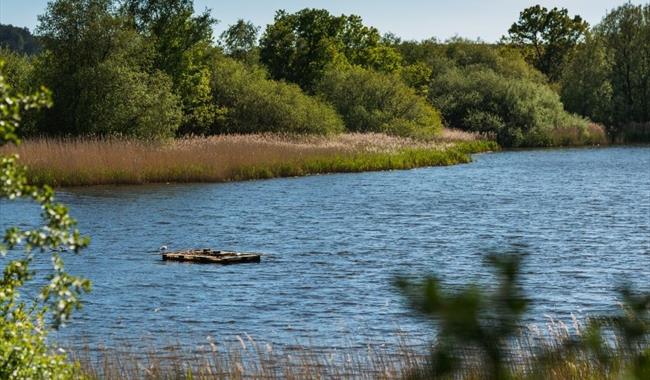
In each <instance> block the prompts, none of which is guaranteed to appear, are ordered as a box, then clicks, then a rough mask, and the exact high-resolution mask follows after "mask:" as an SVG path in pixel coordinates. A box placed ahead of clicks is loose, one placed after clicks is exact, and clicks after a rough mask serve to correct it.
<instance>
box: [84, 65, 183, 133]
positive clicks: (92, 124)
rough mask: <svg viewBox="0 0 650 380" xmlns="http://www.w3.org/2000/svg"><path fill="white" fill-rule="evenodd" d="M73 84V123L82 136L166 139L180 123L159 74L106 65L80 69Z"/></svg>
mask: <svg viewBox="0 0 650 380" xmlns="http://www.w3.org/2000/svg"><path fill="white" fill-rule="evenodd" d="M76 81H77V82H78V83H79V84H81V92H80V93H79V94H78V97H79V99H78V105H77V113H76V115H75V116H76V118H75V120H74V122H75V124H76V130H78V131H79V132H80V133H82V134H83V133H89V134H93V135H121V136H134V137H140V138H147V139H157V138H168V137H172V136H173V135H174V132H175V131H176V129H177V128H178V126H179V124H180V122H181V117H182V113H181V109H180V105H179V101H178V98H177V97H176V96H175V95H173V93H172V84H171V80H170V79H169V77H168V76H167V75H165V74H163V73H161V72H155V73H153V74H148V73H146V72H142V71H138V70H136V69H134V68H133V67H129V66H127V65H123V64H120V63H119V62H112V61H107V62H103V63H101V64H99V65H97V66H93V67H87V68H84V69H82V70H81V71H80V72H79V73H78V75H77V76H76Z"/></svg>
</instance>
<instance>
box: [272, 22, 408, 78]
mask: <svg viewBox="0 0 650 380" xmlns="http://www.w3.org/2000/svg"><path fill="white" fill-rule="evenodd" d="M260 59H261V61H262V63H264V64H265V65H266V66H267V68H268V70H269V72H270V74H271V76H272V77H273V78H274V79H284V80H288V81H291V82H294V83H297V84H299V85H300V86H301V87H302V88H303V89H306V90H312V88H313V85H314V84H315V83H316V82H317V81H318V80H319V79H320V78H321V77H322V75H323V73H324V71H325V68H326V67H327V66H330V65H333V64H334V65H336V64H344V65H345V64H355V65H360V66H363V67H367V68H373V69H376V70H380V71H384V72H392V71H395V70H396V69H398V68H399V67H400V65H401V57H400V55H399V54H398V53H397V52H396V51H395V50H394V49H392V48H390V47H389V46H386V45H383V44H382V43H381V36H380V34H379V32H378V31H377V29H375V28H372V27H368V26H365V25H363V22H362V20H361V18H360V17H359V16H355V15H351V16H345V15H341V16H338V17H337V16H333V15H331V14H330V13H329V12H328V11H327V10H324V9H303V10H301V11H299V12H297V13H293V14H289V13H287V12H286V11H283V10H281V11H278V12H277V13H276V15H275V20H274V22H273V24H271V25H269V26H268V27H267V28H266V30H265V31H264V34H263V35H262V38H261V41H260Z"/></svg>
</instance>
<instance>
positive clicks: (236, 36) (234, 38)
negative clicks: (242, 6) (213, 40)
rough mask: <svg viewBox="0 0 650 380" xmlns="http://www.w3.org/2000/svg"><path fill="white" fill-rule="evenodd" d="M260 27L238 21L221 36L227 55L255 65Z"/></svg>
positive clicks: (248, 22) (241, 20)
mask: <svg viewBox="0 0 650 380" xmlns="http://www.w3.org/2000/svg"><path fill="white" fill-rule="evenodd" d="M259 31H260V27H259V26H255V25H254V24H253V23H252V22H250V21H244V20H243V19H239V20H237V22H236V23H235V24H233V25H230V26H229V27H228V29H226V30H225V31H224V32H223V33H221V35H220V36H219V39H220V42H221V44H222V45H223V46H224V48H225V52H226V54H228V55H229V56H230V57H233V58H235V59H238V60H241V61H244V62H247V63H249V64H253V63H255V62H257V60H258V59H259V57H258V56H257V35H258V33H259Z"/></svg>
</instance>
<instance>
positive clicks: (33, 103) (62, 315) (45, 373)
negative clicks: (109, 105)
mask: <svg viewBox="0 0 650 380" xmlns="http://www.w3.org/2000/svg"><path fill="white" fill-rule="evenodd" d="M1 69H2V62H0V70H1ZM50 105H51V101H50V94H49V92H48V91H47V90H45V89H41V90H40V91H39V92H37V93H35V94H33V95H30V96H25V95H21V94H17V95H14V94H12V91H11V88H10V86H9V85H8V84H7V83H6V82H5V80H4V77H3V76H2V75H1V71H0V146H2V145H5V144H9V143H14V144H19V143H20V141H19V139H18V137H17V134H16V129H17V128H18V127H19V125H20V121H21V112H23V111H28V110H30V109H37V108H42V107H49V106H50ZM17 160H18V157H17V156H10V157H0V200H2V198H5V199H8V200H15V199H21V198H22V199H26V200H32V201H34V202H36V203H38V204H39V205H40V206H41V218H42V220H43V225H42V226H41V227H37V228H34V229H27V230H22V229H20V228H18V227H8V228H7V229H6V230H5V233H4V236H3V239H2V242H1V243H0V255H1V258H0V262H2V263H3V264H4V270H3V274H2V278H0V317H1V318H0V378H2V379H26V378H30V379H59V378H69V377H71V376H72V371H73V367H72V366H71V365H70V364H68V363H67V362H66V357H65V355H62V354H56V353H53V352H51V350H50V348H49V347H48V345H47V342H46V337H47V332H48V328H47V326H46V321H48V320H51V322H52V325H53V327H54V328H58V327H59V326H60V325H61V324H62V323H64V322H65V321H66V320H67V319H68V318H69V317H70V315H71V313H72V312H73V311H74V310H75V309H78V308H80V307H81V304H80V296H81V294H83V293H85V292H88V291H90V282H89V281H88V280H87V279H83V278H80V277H75V276H72V275H70V274H68V273H67V272H66V271H65V267H64V265H63V259H62V258H61V255H60V253H59V251H66V250H70V251H73V252H75V253H78V252H79V251H80V250H81V249H83V248H84V247H86V246H87V245H88V242H89V241H88V239H87V238H85V237H82V236H81V235H80V233H79V231H78V230H76V229H75V224H76V222H75V220H74V219H72V218H71V217H70V216H69V215H68V210H67V208H66V207H65V206H64V205H62V204H60V203H56V202H55V200H54V192H53V191H52V189H51V188H50V187H48V186H33V185H30V184H29V183H28V181H27V177H26V176H25V170H24V168H22V167H21V166H20V165H19V164H18V162H17ZM34 252H40V253H46V252H48V254H49V255H50V256H51V260H52V270H51V273H50V274H49V276H48V282H47V283H46V285H44V286H43V287H42V288H41V290H40V293H39V297H37V298H35V299H30V300H23V299H21V297H20V295H21V289H22V288H23V287H24V286H25V285H26V284H27V283H28V282H29V281H30V280H32V278H33V276H34V273H33V271H32V270H30V268H29V266H30V264H31V262H32V260H33V258H34Z"/></svg>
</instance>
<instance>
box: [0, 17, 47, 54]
mask: <svg viewBox="0 0 650 380" xmlns="http://www.w3.org/2000/svg"><path fill="white" fill-rule="evenodd" d="M0 47H3V48H7V49H10V50H11V51H13V52H15V53H19V54H27V55H33V54H38V53H39V52H40V51H41V46H40V44H39V43H38V41H37V40H36V38H35V37H34V36H33V35H32V33H31V32H30V31H29V29H27V28H19V27H17V26H13V25H4V24H0Z"/></svg>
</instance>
